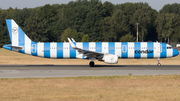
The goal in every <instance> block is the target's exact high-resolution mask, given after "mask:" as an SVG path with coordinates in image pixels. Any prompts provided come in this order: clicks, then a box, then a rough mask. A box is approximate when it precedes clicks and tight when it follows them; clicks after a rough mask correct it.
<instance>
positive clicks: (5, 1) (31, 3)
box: [0, 0, 180, 11]
mask: <svg viewBox="0 0 180 101" xmlns="http://www.w3.org/2000/svg"><path fill="white" fill-rule="evenodd" d="M69 1H76V0H0V8H2V9H8V8H9V7H12V8H15V7H17V8H18V9H22V8H34V7H37V6H44V5H45V4H57V3H58V4H62V3H63V4H67V3H68V2H69ZM101 1H102V2H103V3H104V2H105V1H110V2H111V3H113V4H121V3H125V2H133V3H134V2H147V3H148V4H149V5H150V6H151V7H152V8H153V9H156V10H157V11H159V10H160V9H161V8H162V7H163V6H164V5H165V4H172V3H180V0H101Z"/></svg>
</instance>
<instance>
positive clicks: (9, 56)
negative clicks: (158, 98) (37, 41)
mask: <svg viewBox="0 0 180 101" xmlns="http://www.w3.org/2000/svg"><path fill="white" fill-rule="evenodd" d="M89 61H90V60H82V59H48V58H41V57H35V56H30V55H26V54H21V53H17V52H13V51H9V50H5V49H3V48H1V49H0V64H5V65H6V64H24V65H26V64H30V65H31V64H36V65H38V64H39V65H41V64H45V65H88V64H89ZM179 61H180V55H179V56H177V57H173V58H166V59H160V62H161V64H162V65H180V62H179ZM95 64H97V65H105V64H106V63H104V62H100V61H95ZM156 64H157V59H138V60H137V59H119V62H118V64H114V65H156ZM111 65H112V64H111Z"/></svg>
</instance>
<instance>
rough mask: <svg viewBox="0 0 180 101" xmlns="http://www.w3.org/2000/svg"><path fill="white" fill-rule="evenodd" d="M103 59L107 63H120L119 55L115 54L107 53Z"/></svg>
mask: <svg viewBox="0 0 180 101" xmlns="http://www.w3.org/2000/svg"><path fill="white" fill-rule="evenodd" d="M103 60H104V62H105V63H109V64H116V63H118V56H117V55H113V54H105V55H104V57H103Z"/></svg>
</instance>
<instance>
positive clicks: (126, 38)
mask: <svg viewBox="0 0 180 101" xmlns="http://www.w3.org/2000/svg"><path fill="white" fill-rule="evenodd" d="M135 41H136V38H135V37H133V35H131V34H130V33H129V34H126V35H124V36H122V37H121V38H120V42H135Z"/></svg>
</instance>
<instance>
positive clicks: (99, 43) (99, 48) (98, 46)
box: [96, 42, 102, 52]
mask: <svg viewBox="0 0 180 101" xmlns="http://www.w3.org/2000/svg"><path fill="white" fill-rule="evenodd" d="M96 52H102V42H96Z"/></svg>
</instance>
